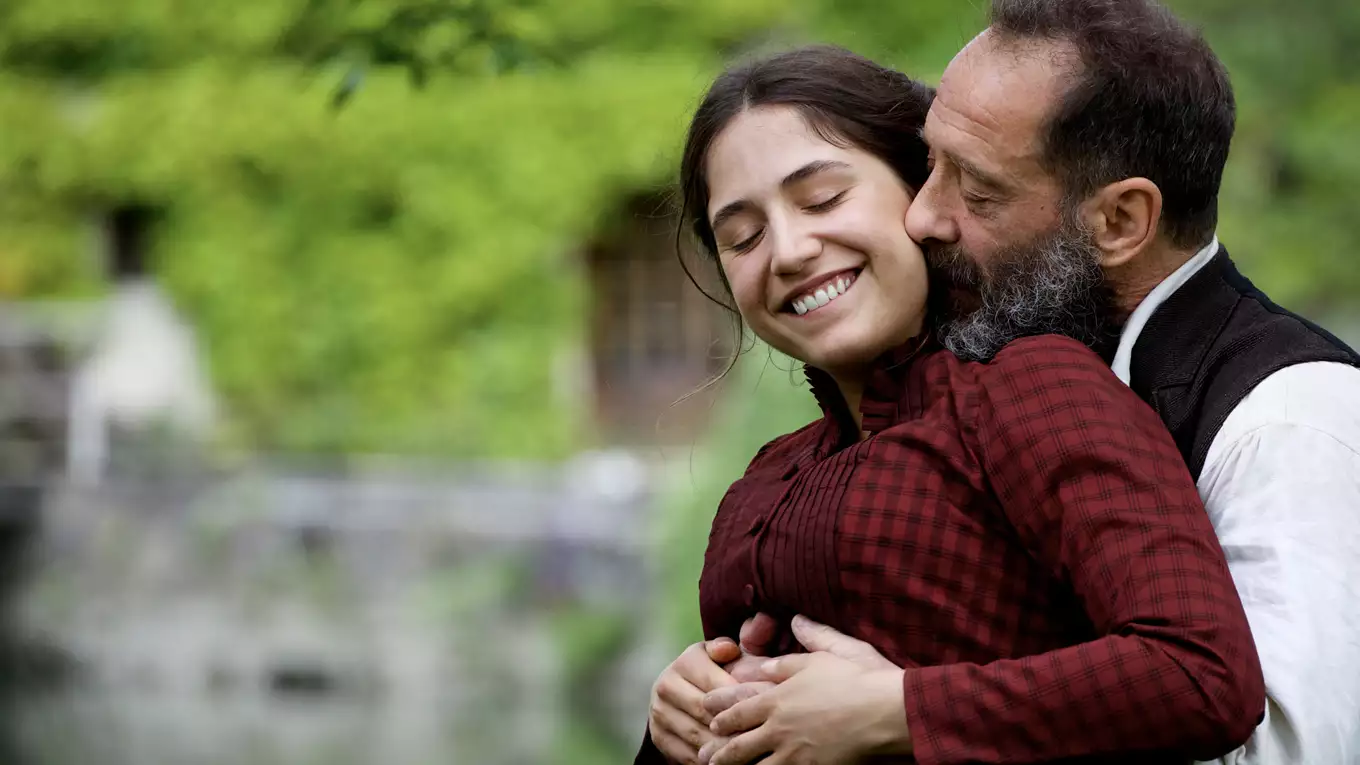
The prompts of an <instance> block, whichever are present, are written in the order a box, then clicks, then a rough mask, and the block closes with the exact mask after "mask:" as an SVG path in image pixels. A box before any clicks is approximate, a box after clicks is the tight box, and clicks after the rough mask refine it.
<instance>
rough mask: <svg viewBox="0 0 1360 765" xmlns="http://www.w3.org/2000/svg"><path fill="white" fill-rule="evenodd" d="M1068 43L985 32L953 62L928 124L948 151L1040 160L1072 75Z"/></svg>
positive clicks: (934, 141)
mask: <svg viewBox="0 0 1360 765" xmlns="http://www.w3.org/2000/svg"><path fill="white" fill-rule="evenodd" d="M1074 55H1075V54H1074V52H1073V51H1071V49H1070V48H1068V47H1066V46H1064V45H1062V44H1054V43H1047V42H1029V43H1013V42H1009V41H1002V40H999V39H997V38H996V37H995V36H994V35H992V34H991V33H988V32H984V33H983V34H981V35H979V36H978V37H977V38H975V39H974V40H973V41H972V42H970V43H969V44H968V45H967V46H966V47H965V48H964V49H963V50H962V51H961V52H960V53H959V54H958V55H957V56H955V57H954V60H953V61H952V62H950V64H949V67H948V68H947V69H946V70H945V73H944V76H943V77H942V78H941V80H940V87H939V88H938V90H937V92H936V97H935V103H934V105H933V106H932V107H931V111H930V116H929V118H928V119H927V122H926V130H925V134H926V139H927V140H928V141H930V142H931V144H932V146H935V145H936V144H937V143H938V144H954V143H958V144H960V145H959V146H952V147H950V146H936V148H942V149H946V150H948V149H950V148H952V149H954V150H958V151H962V150H964V148H965V147H971V148H973V149H974V150H981V149H989V151H987V153H989V154H992V155H994V156H996V157H997V158H998V159H1006V160H1021V159H1025V158H1037V156H1038V153H1039V148H1040V147H1039V136H1040V132H1041V130H1042V129H1043V127H1044V125H1045V123H1046V121H1047V119H1048V116H1049V115H1050V114H1051V113H1052V110H1053V109H1054V108H1055V107H1056V105H1057V103H1058V99H1059V98H1060V97H1061V95H1062V93H1063V92H1064V90H1065V88H1066V87H1067V84H1068V82H1069V81H1070V77H1071V75H1072V71H1073V68H1072V63H1073V61H1074V58H1073V56H1074Z"/></svg>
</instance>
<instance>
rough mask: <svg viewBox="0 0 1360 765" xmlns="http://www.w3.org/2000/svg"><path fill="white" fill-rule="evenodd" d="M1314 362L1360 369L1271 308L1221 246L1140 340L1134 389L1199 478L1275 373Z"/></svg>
mask: <svg viewBox="0 0 1360 765" xmlns="http://www.w3.org/2000/svg"><path fill="white" fill-rule="evenodd" d="M1310 361H1334V362H1340V363H1342V364H1350V365H1352V366H1357V367H1360V355H1358V354H1356V352H1355V351H1353V350H1351V349H1350V348H1349V347H1347V346H1346V344H1345V343H1343V342H1341V341H1340V340H1338V339H1337V338H1336V337H1334V336H1333V335H1332V334H1331V333H1329V332H1328V331H1327V330H1325V329H1322V328H1321V327H1319V326H1317V325H1316V324H1313V323H1312V322H1310V321H1308V320H1307V319H1304V318H1302V317H1300V316H1297V315H1295V314H1292V313H1290V312H1289V311H1286V310H1285V309H1283V308H1281V307H1279V306H1277V305H1275V304H1274V303H1272V302H1271V301H1270V298H1268V297H1266V296H1265V294H1264V293H1262V292H1261V291H1260V290H1258V289H1256V287H1255V286H1253V285H1252V283H1251V282H1250V281H1248V280H1247V278H1246V277H1245V276H1243V275H1242V274H1241V273H1239V272H1238V270H1237V267H1236V266H1234V265H1233V262H1232V259H1231V258H1229V257H1228V251H1227V250H1225V249H1222V248H1220V249H1219V251H1218V254H1217V255H1215V256H1214V257H1213V259H1212V260H1210V261H1209V262H1208V263H1206V264H1205V266H1204V268H1202V269H1200V271H1199V272H1198V273H1196V274H1195V275H1194V276H1192V277H1191V278H1190V280H1189V281H1187V282H1186V283H1185V284H1183V285H1181V287H1180V289H1178V290H1176V291H1175V293H1173V294H1172V295H1171V297H1170V298H1168V299H1167V301H1166V302H1165V303H1163V304H1162V305H1161V306H1159V307H1158V308H1157V310H1156V311H1155V312H1154V313H1153V314H1152V317H1151V318H1150V319H1149V320H1148V323H1147V326H1145V327H1144V328H1143V331H1142V332H1141V333H1140V334H1139V335H1138V340H1137V342H1136V343H1135V344H1134V346H1133V361H1132V364H1131V365H1130V380H1129V385H1130V387H1132V388H1133V390H1134V392H1136V393H1137V394H1138V395H1139V396H1141V397H1142V398H1143V400H1144V401H1147V402H1148V403H1149V404H1151V405H1152V408H1153V409H1156V410H1157V414H1159V415H1161V418H1162V421H1163V422H1165V423H1166V426H1167V428H1169V429H1170V430H1171V435H1172V436H1174V437H1175V439H1176V445H1177V446H1179V447H1180V450H1181V454H1183V455H1184V456H1185V463H1186V464H1187V465H1189V466H1190V473H1191V474H1192V475H1193V476H1194V477H1195V480H1199V474H1200V471H1201V470H1203V468H1204V459H1205V457H1206V456H1207V455H1208V453H1209V445H1210V444H1211V443H1212V442H1213V440H1214V436H1216V435H1218V431H1219V428H1221V427H1223V422H1224V421H1225V420H1227V419H1228V415H1229V414H1230V413H1231V412H1232V410H1233V409H1234V408H1235V407H1236V406H1237V404H1238V403H1239V402H1241V401H1242V399H1243V398H1245V397H1246V395H1247V394H1248V393H1250V392H1251V390H1252V389H1253V388H1255V387H1256V385H1257V384H1258V383H1260V382H1261V381H1262V380H1264V379H1265V378H1266V377H1268V376H1270V375H1271V374H1273V373H1275V372H1278V371H1279V370H1281V369H1284V368H1285V367H1287V366H1292V365H1294V364H1302V363H1305V362H1310Z"/></svg>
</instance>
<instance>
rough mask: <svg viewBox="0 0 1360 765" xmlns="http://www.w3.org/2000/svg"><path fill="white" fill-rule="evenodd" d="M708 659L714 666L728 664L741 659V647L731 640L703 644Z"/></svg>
mask: <svg viewBox="0 0 1360 765" xmlns="http://www.w3.org/2000/svg"><path fill="white" fill-rule="evenodd" d="M704 650H705V651H707V652H708V658H709V659H711V660H712V661H713V662H714V663H716V664H728V663H730V662H734V661H736V660H737V659H740V658H741V646H738V645H737V644H736V641H734V640H732V639H731V638H717V639H715V640H709V641H707V642H705V643H704Z"/></svg>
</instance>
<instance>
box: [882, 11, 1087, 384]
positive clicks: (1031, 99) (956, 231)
mask: <svg viewBox="0 0 1360 765" xmlns="http://www.w3.org/2000/svg"><path fill="white" fill-rule="evenodd" d="M1077 66H1078V59H1077V57H1076V54H1075V52H1074V51H1072V50H1070V49H1069V48H1067V47H1066V46H1064V45H1062V44H1056V43H1023V44H1015V43H1003V42H999V41H997V40H996V39H994V37H993V36H992V35H991V33H990V32H984V33H983V34H982V35H981V36H979V37H978V38H977V39H976V40H974V41H973V42H972V43H970V44H969V45H968V47H967V48H965V49H964V50H963V51H962V52H961V53H959V55H958V56H957V57H955V58H954V61H953V62H952V63H951V64H950V65H949V68H948V69H947V70H946V71H945V74H944V77H943V78H942V79H941V82H940V87H939V90H938V93H937V96H936V99H935V102H934V105H933V106H932V107H931V110H930V114H929V116H928V117H927V118H926V124H925V129H924V131H923V133H924V137H925V140H926V143H927V144H928V145H929V146H930V151H931V159H932V162H933V166H932V171H931V174H930V178H929V179H928V180H927V182H926V184H925V186H924V188H922V189H921V193H920V194H919V196H918V197H917V199H916V201H915V202H914V203H913V204H912V206H911V209H910V210H909V211H908V214H907V232H908V233H909V234H910V235H911V237H912V238H913V239H915V240H916V241H917V242H919V243H920V244H921V246H922V249H923V250H924V251H925V254H926V258H927V261H928V262H929V263H930V265H931V267H932V268H933V270H934V277H935V279H936V281H935V282H934V284H933V286H932V290H933V291H935V294H933V295H932V302H934V303H935V304H936V305H938V306H941V307H942V308H943V310H944V311H945V313H946V314H947V319H948V321H947V322H946V323H945V324H944V326H943V327H942V334H943V337H942V340H943V341H944V342H945V343H946V345H948V346H949V347H950V348H951V349H952V350H954V351H955V352H956V353H958V354H959V355H961V356H965V357H968V358H988V357H990V356H991V355H992V354H994V353H995V352H996V351H997V350H1000V348H1001V346H1003V345H1005V344H1006V343H1007V342H1010V341H1011V340H1014V339H1016V338H1017V337H1022V336H1026V335H1031V334H1041V333H1047V332H1055V333H1059V334H1066V335H1069V336H1073V337H1076V338H1077V339H1079V340H1082V341H1083V342H1087V343H1088V344H1091V345H1098V344H1099V343H1100V342H1103V340H1104V339H1105V337H1106V335H1107V334H1108V328H1107V327H1106V326H1104V325H1105V323H1106V322H1107V319H1108V313H1109V311H1108V308H1109V306H1108V303H1109V296H1108V295H1107V294H1106V292H1105V288H1104V285H1103V277H1102V273H1101V270H1100V265H1099V263H1100V260H1099V251H1098V250H1097V249H1096V248H1095V246H1094V243H1093V242H1092V238H1091V236H1090V235H1089V233H1088V232H1087V231H1086V230H1085V228H1084V227H1083V225H1082V223H1081V221H1080V220H1079V216H1078V213H1077V210H1076V209H1075V206H1068V207H1065V206H1064V194H1063V189H1062V185H1061V183H1060V181H1059V179H1058V178H1057V177H1056V176H1055V175H1054V174H1053V173H1052V172H1051V171H1050V170H1049V168H1047V167H1046V166H1045V165H1044V163H1043V161H1042V159H1043V142H1042V134H1043V131H1044V129H1045V127H1046V123H1047V119H1048V117H1049V115H1050V114H1052V113H1053V111H1054V110H1055V109H1056V108H1057V106H1058V103H1059V100H1060V99H1061V97H1062V95H1063V93H1064V92H1065V90H1066V87H1067V85H1068V82H1069V79H1070V78H1071V77H1072V75H1073V73H1074V72H1075V71H1076V67H1077Z"/></svg>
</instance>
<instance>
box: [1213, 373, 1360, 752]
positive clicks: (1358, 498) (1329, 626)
mask: <svg viewBox="0 0 1360 765" xmlns="http://www.w3.org/2000/svg"><path fill="white" fill-rule="evenodd" d="M1199 490H1200V495H1201V496H1202V497H1204V501H1205V506H1206V508H1207V509H1208V511H1209V516H1210V518H1211V520H1212V521H1213V524H1214V528H1215V529H1216V530H1217V532H1218V537H1219V541H1220V542H1221V544H1222V546H1223V551H1224V553H1225V554H1226V556H1227V559H1228V565H1229V567H1230V568H1231V570H1232V575H1233V580H1234V582H1235V583H1236V584H1237V590H1238V593H1239V594H1240V595H1241V598H1242V604H1243V605H1244V606H1245V608H1246V612H1247V618H1248V619H1249V621H1250V622H1251V629H1252V635H1253V637H1254V638H1255V641H1256V647H1257V650H1258V651H1259V653H1260V656H1261V666H1262V668H1263V670H1264V672H1265V681H1266V694H1267V697H1268V701H1267V708H1266V719H1265V721H1264V722H1263V723H1262V724H1261V726H1260V727H1259V728H1257V730H1256V734H1255V735H1254V736H1253V738H1252V740H1251V741H1250V742H1249V743H1248V744H1247V745H1246V746H1245V747H1243V748H1242V749H1239V750H1238V751H1236V752H1234V753H1232V754H1229V755H1228V756H1227V757H1225V758H1223V760H1222V761H1221V762H1222V763H1223V765H1333V764H1335V765H1354V764H1355V763H1360V369H1355V368H1352V367H1348V366H1344V365H1341V364H1328V363H1313V364H1301V365H1297V366H1294V367H1289V368H1287V369H1284V370H1281V371H1280V372H1277V373H1275V374H1274V375H1271V376H1270V377H1268V378H1267V379H1266V380H1265V381H1263V382H1262V383H1261V384H1260V385H1259V386H1258V387H1257V388H1256V389H1254V390H1253V391H1252V392H1251V394H1250V395H1248V396H1247V398H1245V399H1243V401H1242V403H1240V404H1239V405H1238V407H1237V408H1236V409H1234V410H1233V412H1232V414H1231V415H1230V416H1229V418H1228V420H1227V422H1225V423H1224V426H1223V428H1222V429H1221V430H1220V431H1219V433H1218V436H1217V437H1216V438H1215V440H1214V442H1213V444H1212V445H1211V447H1210V449H1209V454H1208V458H1207V460H1206V462H1205V468H1204V470H1203V472H1202V473H1201V476H1200V480H1199Z"/></svg>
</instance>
